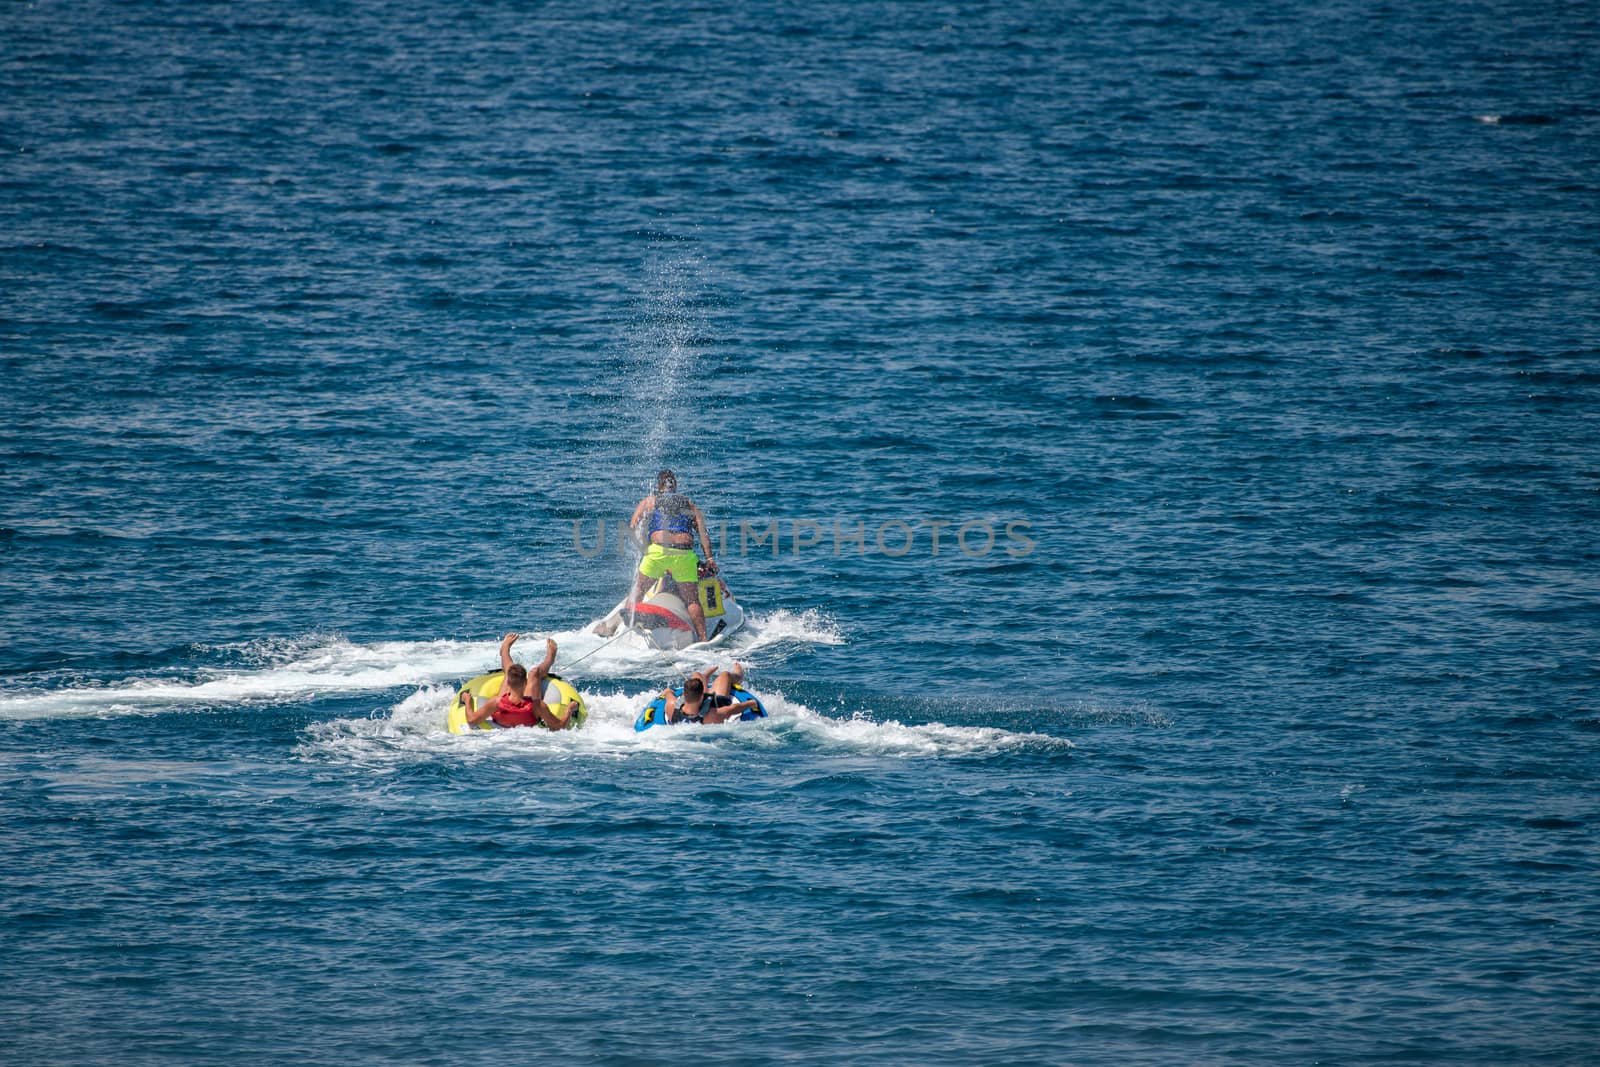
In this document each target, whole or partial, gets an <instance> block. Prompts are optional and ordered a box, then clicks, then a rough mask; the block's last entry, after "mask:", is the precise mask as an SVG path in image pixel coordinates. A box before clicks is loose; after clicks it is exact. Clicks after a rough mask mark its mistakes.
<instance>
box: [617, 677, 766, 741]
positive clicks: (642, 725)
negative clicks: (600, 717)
mask: <svg viewBox="0 0 1600 1067" xmlns="http://www.w3.org/2000/svg"><path fill="white" fill-rule="evenodd" d="M672 692H673V695H674V696H676V697H677V698H678V699H679V700H682V699H683V687H682V686H679V687H678V688H677V689H674V690H673V691H672ZM707 695H708V696H709V695H710V694H707ZM746 700H754V701H755V702H756V706H755V707H753V708H745V709H744V710H743V711H741V712H740V713H739V718H738V719H736V720H735V719H729V720H728V721H729V722H748V721H749V720H751V719H765V718H766V717H767V709H766V707H765V706H763V705H762V703H761V698H760V697H758V696H756V695H755V694H754V693H752V692H750V690H748V689H740V688H739V687H738V686H734V689H733V702H734V703H735V704H738V703H741V702H743V701H746ZM666 722H667V698H666V697H656V698H655V699H654V700H652V701H651V702H650V703H648V704H646V705H645V706H644V710H643V711H641V712H639V717H638V718H637V719H635V720H633V729H634V731H635V732H640V733H642V732H643V731H645V730H648V729H650V727H652V726H664V725H666Z"/></svg>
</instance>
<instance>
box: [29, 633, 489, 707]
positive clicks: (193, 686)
mask: <svg viewBox="0 0 1600 1067" xmlns="http://www.w3.org/2000/svg"><path fill="white" fill-rule="evenodd" d="M497 645H498V643H497V642H487V641H420V642H416V641H380V642H376V643H374V644H370V645H358V644H352V643H351V642H349V641H347V640H345V639H343V638H340V637H319V638H313V639H300V640H297V641H287V642H286V641H281V640H279V641H266V642H252V643H250V644H247V645H243V646H231V648H232V649H233V650H235V651H237V652H239V653H241V654H242V655H243V656H244V657H245V658H246V659H261V660H265V661H267V662H268V663H269V664H270V665H269V666H265V667H262V668H260V669H231V670H224V669H203V670H200V671H196V672H193V675H194V676H191V677H188V678H182V679H174V678H135V679H129V680H126V681H122V682H117V683H112V684H100V685H85V686H74V687H68V688H62V689H33V690H24V691H21V692H12V693H6V694H3V695H0V719H39V718H93V717H98V716H102V715H115V714H153V713H156V712H163V711H184V710H201V709H205V708H215V707H230V706H235V705H248V704H261V703H291V702H299V701H306V700H313V699H315V698H317V697H319V696H323V695H326V694H330V693H358V692H366V691H371V690H382V689H393V688H396V687H399V686H410V685H423V684H428V683H432V682H437V681H441V680H444V679H452V680H454V679H460V678H467V677H470V676H472V675H474V674H480V673H482V672H484V671H487V670H492V669H494V666H495V664H496V663H497V660H496V648H497ZM285 657H287V658H285ZM273 660H280V661H279V662H272V661H273Z"/></svg>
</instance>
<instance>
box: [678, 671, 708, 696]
mask: <svg viewBox="0 0 1600 1067" xmlns="http://www.w3.org/2000/svg"><path fill="white" fill-rule="evenodd" d="M705 695H706V683H705V682H704V681H702V680H701V679H700V676H699V675H693V676H691V677H690V678H689V680H688V681H687V682H684V683H683V699H685V700H699V699H700V698H701V697H703V696H705Z"/></svg>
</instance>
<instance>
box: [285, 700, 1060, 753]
mask: <svg viewBox="0 0 1600 1067" xmlns="http://www.w3.org/2000/svg"><path fill="white" fill-rule="evenodd" d="M657 692H658V691H657V690H655V689H645V690H635V691H623V692H613V693H604V692H595V691H592V690H589V691H586V692H585V694H584V699H585V701H586V702H587V704H588V708H589V718H588V721H587V722H586V723H585V724H584V726H583V728H582V729H581V730H565V731H562V732H560V733H551V732H549V731H547V730H495V731H491V732H488V733H472V734H466V735H456V734H451V733H448V732H447V731H446V730H445V725H444V722H445V709H446V708H447V706H448V705H449V703H450V699H451V697H452V696H453V695H454V693H455V690H454V689H453V688H451V687H431V688H428V689H422V690H419V691H417V692H416V693H413V694H412V695H410V696H408V697H406V698H405V699H404V700H401V701H400V702H399V703H397V704H395V705H394V707H393V708H392V709H391V712H390V714H389V715H388V716H387V717H384V718H365V719H333V720H330V721H328V722H321V723H316V724H313V725H312V726H311V727H309V728H308V729H307V730H306V737H307V739H306V741H305V742H303V743H302V744H301V745H300V747H299V749H298V750H297V754H298V755H300V756H301V757H302V758H306V759H314V760H328V761H335V762H354V763H359V764H363V765H390V764H396V763H406V762H409V761H412V760H416V759H433V758H438V757H440V756H448V757H449V758H451V759H459V760H465V761H468V762H472V761H476V760H483V759H519V760H521V759H527V760H536V761H538V760H555V761H565V760H572V759H596V758H598V759H606V758H635V757H639V756H649V755H651V754H666V755H671V756H672V757H674V758H675V759H697V758H701V759H715V758H724V757H726V756H728V755H729V754H737V753H746V752H752V751H763V750H774V749H780V748H791V747H802V748H805V749H808V750H810V751H812V752H820V753H823V754H825V755H826V754H833V755H838V756H842V757H873V758H879V759H959V758H974V757H977V758H982V757H986V756H994V755H1001V754H1004V753H1008V752H1017V751H1023V750H1027V751H1041V750H1046V749H1048V750H1064V749H1070V748H1072V747H1073V746H1072V742H1070V741H1068V740H1066V739H1065V738H1061V737H1052V736H1048V735H1045V734H1035V733H1017V732H1013V731H1009V730H1004V729H1000V728H997V727H975V726H946V725H944V724H941V723H924V724H915V725H908V724H904V723H900V722H896V721H876V720H874V719H872V718H871V717H870V716H869V715H868V714H867V712H866V711H865V710H862V711H857V712H855V713H853V714H852V715H851V716H850V717H849V718H838V717H835V716H832V715H824V714H821V713H819V712H817V711H814V710H813V709H811V708H809V707H807V706H806V705H804V704H802V703H800V702H798V701H794V700H790V699H788V698H787V697H786V696H784V695H783V694H782V693H774V692H771V691H770V690H762V691H761V693H760V695H761V699H762V702H763V704H764V705H765V706H766V708H767V717H766V718H764V719H756V720H753V721H750V722H731V723H725V724H723V725H720V726H682V727H673V728H657V729H654V730H645V731H643V732H635V730H634V728H633V722H634V718H635V717H636V716H637V715H638V713H639V709H640V708H641V707H643V706H644V705H645V704H647V703H649V702H650V700H651V699H653V698H654V697H655V696H656V694H657Z"/></svg>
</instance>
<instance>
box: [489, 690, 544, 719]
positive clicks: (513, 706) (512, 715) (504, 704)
mask: <svg viewBox="0 0 1600 1067" xmlns="http://www.w3.org/2000/svg"><path fill="white" fill-rule="evenodd" d="M533 705H534V702H533V700H532V699H531V698H529V697H523V698H522V699H521V700H518V699H517V698H516V697H514V696H512V695H511V694H510V693H501V694H500V699H499V700H497V701H496V702H495V711H494V712H493V714H491V715H490V716H489V718H491V719H493V720H494V721H495V722H496V723H497V724H499V725H501V726H539V725H541V724H540V722H539V716H537V715H535V714H534V713H533Z"/></svg>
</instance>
